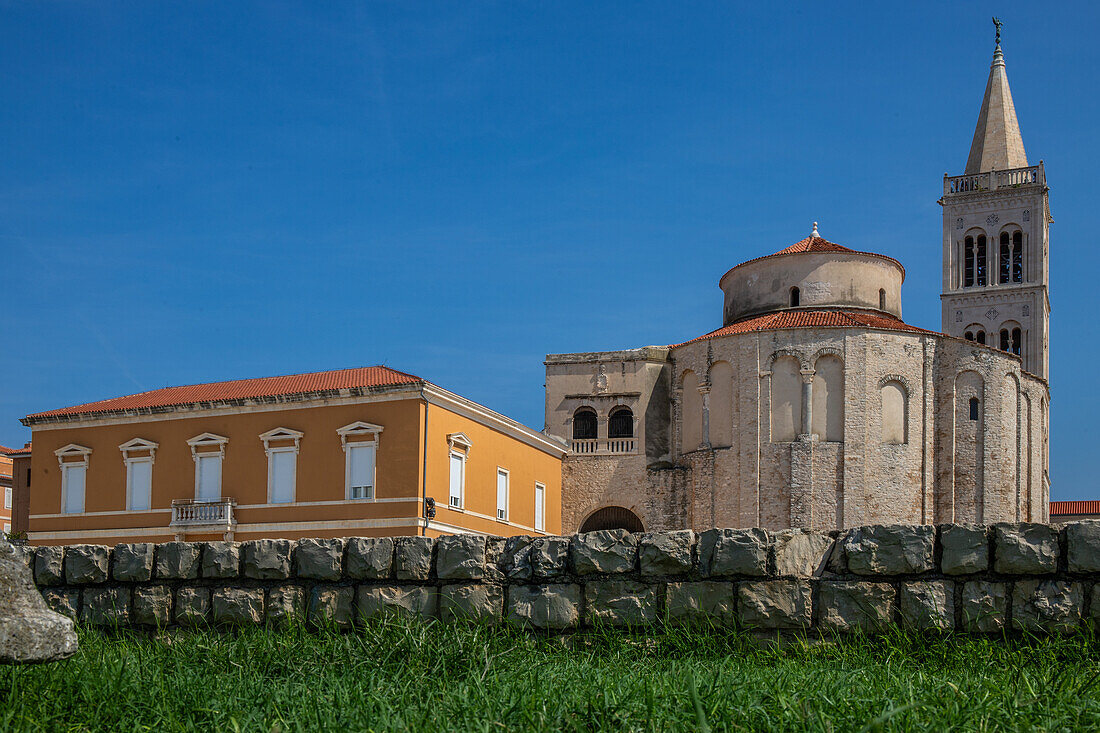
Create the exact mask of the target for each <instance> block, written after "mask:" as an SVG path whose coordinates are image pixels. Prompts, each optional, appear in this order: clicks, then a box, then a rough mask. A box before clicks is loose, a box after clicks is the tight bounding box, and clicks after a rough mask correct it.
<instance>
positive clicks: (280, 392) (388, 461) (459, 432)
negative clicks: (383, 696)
mask: <svg viewBox="0 0 1100 733" xmlns="http://www.w3.org/2000/svg"><path fill="white" fill-rule="evenodd" d="M22 422H23V424H24V425H27V426H28V427H30V428H31V429H32V437H33V441H32V442H33V452H31V455H30V459H29V462H30V471H29V473H28V474H27V476H26V480H27V483H28V486H27V488H26V491H27V494H28V498H29V506H28V512H27V527H26V529H27V533H28V539H29V540H30V542H31V543H32V544H74V543H84V542H94V543H98V544H113V543H117V542H130V541H143V542H164V541H169V540H172V539H188V540H203V539H223V538H225V539H237V540H246V539H256V538H262V537H281V538H291V539H292V538H297V537H346V536H379V535H427V536H438V535H441V534H449V533H457V532H473V533H480V534H491V535H515V534H535V535H538V534H558V533H559V532H560V531H561V458H562V456H563V455H564V453H565V447H564V445H563V444H561V443H560V442H559V441H558V440H556V439H553V438H549V437H547V436H546V435H544V434H542V433H539V432H536V431H534V430H531V429H530V428H527V427H525V426H523V425H521V424H519V423H517V422H516V421H514V420H511V419H509V418H507V417H504V416H503V415H500V414H498V413H495V412H493V411H492V410H489V409H487V408H485V407H483V406H481V405H479V404H477V403H475V402H472V401H470V400H468V399H465V398H463V397H460V396H459V395H456V394H454V393H452V392H448V391H447V390H445V389H442V388H440V387H437V386H436V385H434V384H431V383H430V382H427V381H425V380H423V379H421V378H419V377H415V376H412V375H410V374H405V373H403V372H399V371H395V370H393V369H389V368H387V367H382V366H375V367H364V368H360V369H343V370H338V371H331V372H317V373H313V374H299V375H293V376H285V377H266V378H262V379H245V380H237V381H231V382H216V383H212V384H199V385H193V386H187V387H170V388H167V389H159V390H154V391H152V392H143V393H141V394H136V395H130V396H127V397H119V398H116V399H110V400H104V401H101V402H93V403H89V404H84V405H78V406H76V407H68V408H64V409H60V410H51V411H49V412H40V413H37V414H34V415H28V416H27V417H25V418H24V419H23V421H22ZM433 501H434V504H435V506H434V517H429V515H430V514H432V511H431V509H430V507H431V504H432V503H433ZM16 503H17V504H18V498H17V500H16Z"/></svg>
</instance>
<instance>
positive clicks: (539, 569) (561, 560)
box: [531, 537, 570, 580]
mask: <svg viewBox="0 0 1100 733" xmlns="http://www.w3.org/2000/svg"><path fill="white" fill-rule="evenodd" d="M569 544H570V542H569V538H568V537H539V538H537V539H535V540H534V541H533V542H532V543H531V570H532V572H533V573H534V576H535V578H538V579H540V580H549V579H551V578H559V577H561V576H563V575H565V573H566V572H567V571H568V569H569Z"/></svg>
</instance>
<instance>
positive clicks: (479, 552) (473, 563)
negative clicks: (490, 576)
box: [435, 534, 485, 580]
mask: <svg viewBox="0 0 1100 733" xmlns="http://www.w3.org/2000/svg"><path fill="white" fill-rule="evenodd" d="M435 547H436V550H435V573H436V576H438V577H439V578H440V579H442V580H480V579H482V578H484V577H485V538H484V537H480V536H478V535H472V534H456V535H448V536H446V537H440V538H439V539H438V540H436V543H435Z"/></svg>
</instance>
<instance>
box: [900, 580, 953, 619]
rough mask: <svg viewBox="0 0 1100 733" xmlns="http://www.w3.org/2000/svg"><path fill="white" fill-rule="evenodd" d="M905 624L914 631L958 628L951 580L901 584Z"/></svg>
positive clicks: (902, 617) (902, 613)
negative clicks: (956, 626)
mask: <svg viewBox="0 0 1100 733" xmlns="http://www.w3.org/2000/svg"><path fill="white" fill-rule="evenodd" d="M901 622H902V624H903V625H904V626H906V627H908V628H910V629H921V630H925V629H952V628H954V627H955V589H954V587H953V585H952V583H951V582H950V581H947V580H919V581H915V582H912V583H902V584H901Z"/></svg>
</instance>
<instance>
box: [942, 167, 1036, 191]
mask: <svg viewBox="0 0 1100 733" xmlns="http://www.w3.org/2000/svg"><path fill="white" fill-rule="evenodd" d="M1045 184H1046V174H1045V172H1044V171H1043V166H1042V164H1041V163H1040V165H1032V166H1028V167H1027V168H1009V169H1008V170H1003V171H990V172H988V173H971V174H969V175H964V176H946V177H945V178H944V179H943V195H944V196H952V195H955V194H961V193H977V192H980V191H996V190H997V189H999V188H1012V187H1014V186H1035V185H1045Z"/></svg>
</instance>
